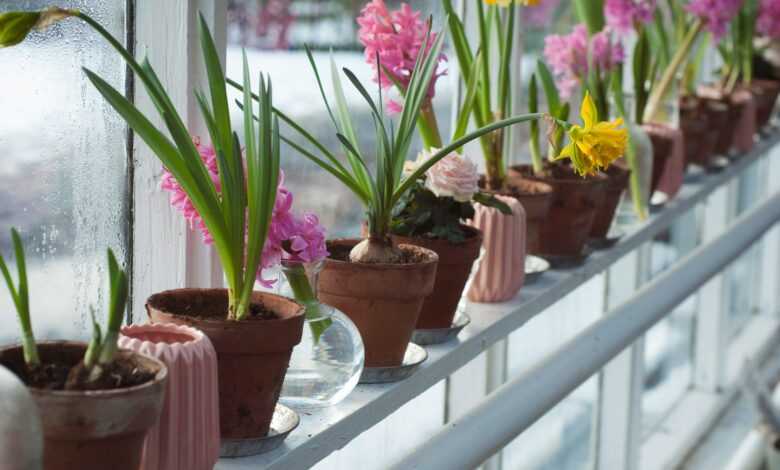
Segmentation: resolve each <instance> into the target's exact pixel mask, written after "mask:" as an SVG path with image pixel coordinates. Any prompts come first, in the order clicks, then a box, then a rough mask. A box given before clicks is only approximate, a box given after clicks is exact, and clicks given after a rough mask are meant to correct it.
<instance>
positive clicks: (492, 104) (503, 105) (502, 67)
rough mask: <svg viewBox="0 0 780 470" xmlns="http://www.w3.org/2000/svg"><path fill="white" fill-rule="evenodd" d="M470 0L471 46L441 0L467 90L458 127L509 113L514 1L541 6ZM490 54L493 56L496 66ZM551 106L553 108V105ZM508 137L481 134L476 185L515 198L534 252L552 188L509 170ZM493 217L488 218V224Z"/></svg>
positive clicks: (528, 7) (449, 5) (483, 123)
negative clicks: (474, 30) (474, 31)
mask: <svg viewBox="0 0 780 470" xmlns="http://www.w3.org/2000/svg"><path fill="white" fill-rule="evenodd" d="M473 3H474V4H475V5H474V7H475V9H476V17H477V26H478V29H479V36H478V40H477V42H476V44H475V47H474V46H472V45H471V44H470V42H469V39H468V36H467V35H466V32H465V28H464V25H463V21H462V20H461V18H460V17H459V16H458V14H457V13H456V11H455V9H454V8H453V5H452V2H451V0H442V6H443V7H444V11H445V12H446V14H447V21H448V29H449V32H450V37H451V40H452V47H453V49H454V51H455V55H456V58H457V61H458V69H459V71H460V75H461V79H462V82H463V84H464V87H465V89H466V90H467V92H466V94H465V99H464V102H463V105H462V108H461V110H460V114H459V119H458V121H457V123H458V127H459V128H460V126H462V128H463V130H465V128H466V126H468V124H469V120H470V119H471V118H473V122H474V124H475V126H476V127H484V126H486V125H489V124H491V123H492V122H494V121H498V120H500V119H502V118H503V117H506V116H509V115H510V114H511V109H512V107H511V105H512V93H511V86H512V83H514V81H516V78H515V80H514V81H513V74H512V71H513V68H512V66H511V57H512V54H513V45H514V44H515V42H516V41H517V38H516V35H517V32H518V31H519V29H518V28H516V26H515V16H516V8H517V7H516V5H515V3H522V4H523V5H525V6H526V8H525V9H526V10H528V11H531V10H534V9H538V8H542V6H536V3H538V2H511V1H506V2H502V1H499V2H496V1H484V3H487V4H489V5H488V6H487V7H485V5H483V0H475V1H474V2H473ZM496 4H497V5H498V6H496ZM493 28H496V29H493ZM493 31H495V35H496V37H495V38H494V37H493ZM504 45H506V47H504ZM492 58H498V67H497V69H495V70H494V69H493V65H492V63H491V61H492V60H493V59H492ZM494 71H497V73H493V72H494ZM529 111H530V110H529ZM550 111H551V112H552V113H555V111H554V110H553V109H552V108H551V109H550ZM562 111H563V110H562ZM530 112H534V111H530ZM553 115H554V116H555V117H556V118H559V119H561V120H566V119H568V114H567V113H565V112H561V113H560V114H553ZM532 125H534V124H532ZM507 137H508V135H507V134H506V133H505V132H503V131H498V132H493V133H491V134H486V135H484V136H482V137H481V138H480V141H479V143H480V148H481V149H482V156H483V158H484V161H485V176H484V179H483V180H482V181H481V185H482V187H483V188H485V189H486V190H487V191H489V192H491V193H493V194H497V195H502V196H508V197H512V198H514V199H517V200H518V201H520V203H521V204H522V206H523V209H524V210H525V215H526V234H527V236H526V248H527V251H528V252H529V253H536V252H538V250H539V239H540V233H541V226H542V223H543V221H544V219H545V218H546V217H547V214H548V213H549V211H550V207H551V206H552V203H553V198H554V196H553V187H552V186H550V185H549V184H547V183H545V182H542V181H539V180H533V179H529V178H526V177H525V176H523V175H522V174H519V173H516V172H515V173H513V172H511V170H510V169H509V168H508V163H507V162H508V161H509V160H510V158H511V155H510V154H509V152H510V146H509V145H508V143H507V142H508V139H507ZM498 222H499V220H494V221H492V223H493V224H495V223H498Z"/></svg>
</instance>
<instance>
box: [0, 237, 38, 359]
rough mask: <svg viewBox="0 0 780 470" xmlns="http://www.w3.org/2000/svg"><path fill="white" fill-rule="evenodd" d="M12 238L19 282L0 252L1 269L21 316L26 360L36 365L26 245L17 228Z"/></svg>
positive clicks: (17, 312)
mask: <svg viewBox="0 0 780 470" xmlns="http://www.w3.org/2000/svg"><path fill="white" fill-rule="evenodd" d="M11 240H12V243H13V247H14V257H15V258H16V271H17V278H18V284H17V285H14V281H13V278H12V277H11V272H10V270H9V269H8V264H7V263H6V261H5V259H4V258H3V255H2V254H0V271H1V272H2V274H3V279H4V280H5V283H6V286H7V287H8V292H9V293H10V294H11V299H12V300H13V302H14V306H15V307H16V314H17V316H18V317H19V324H20V326H21V328H22V347H23V349H24V361H25V363H26V364H27V366H28V367H34V366H37V365H39V364H40V359H39V357H38V347H37V345H36V344H35V336H34V335H33V330H32V322H31V320H30V293H29V291H28V287H27V263H26V261H25V259H24V247H23V246H22V239H21V237H19V232H17V231H16V229H15V228H12V229H11Z"/></svg>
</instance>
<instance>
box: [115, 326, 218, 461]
mask: <svg viewBox="0 0 780 470" xmlns="http://www.w3.org/2000/svg"><path fill="white" fill-rule="evenodd" d="M119 346H120V347H122V348H124V349H129V350H131V351H135V352H138V353H142V354H146V355H147V356H152V357H155V358H157V359H159V360H160V361H162V362H163V363H164V364H165V365H166V367H167V368H168V383H167V385H166V387H165V402H164V404H163V410H162V414H161V415H160V420H159V421H158V422H157V424H156V425H155V426H154V427H153V428H152V429H151V430H150V431H149V433H148V434H147V436H146V442H145V444H144V458H143V469H144V470H189V469H209V468H213V467H214V465H215V464H216V463H217V459H219V397H218V395H217V392H218V387H217V353H216V352H215V351H214V347H213V346H212V345H211V341H209V339H208V338H207V337H206V335H204V334H203V333H202V332H201V331H199V330H196V329H195V328H191V327H188V326H183V325H173V324H166V323H148V324H145V325H129V326H126V327H124V328H122V336H120V338H119Z"/></svg>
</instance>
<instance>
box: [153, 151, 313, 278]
mask: <svg viewBox="0 0 780 470" xmlns="http://www.w3.org/2000/svg"><path fill="white" fill-rule="evenodd" d="M193 141H194V142H195V146H196V148H197V149H198V153H200V156H201V158H202V159H203V163H204V164H205V165H206V169H207V170H208V172H209V175H210V176H211V181H212V182H213V183H214V188H215V189H216V190H217V194H220V192H221V186H220V181H219V168H218V166H217V156H216V153H215V152H214V148H213V147H212V146H210V145H203V144H201V143H200V140H199V139H198V138H194V139H193ZM161 187H162V189H164V190H165V191H168V192H170V203H171V205H172V206H173V207H175V208H176V209H178V210H179V211H180V212H181V213H182V215H183V216H184V218H185V219H186V220H187V222H189V225H190V229H191V230H193V229H195V228H196V227H197V228H198V229H199V230H200V231H201V233H202V234H203V242H204V243H206V244H207V245H210V244H212V243H213V242H214V240H213V238H212V237H211V234H209V231H208V229H207V228H206V225H205V224H204V223H203V219H202V218H201V217H200V214H199V213H198V211H197V210H196V209H195V206H194V205H193V204H192V201H191V200H190V199H189V197H187V194H186V193H185V192H184V190H183V189H182V188H181V186H180V185H179V183H178V181H176V178H175V177H174V176H173V175H172V174H171V172H170V171H168V170H167V169H163V177H162V183H161ZM292 206H293V195H292V193H291V192H290V191H289V190H288V189H287V188H286V187H285V186H284V172H282V171H280V172H279V184H278V186H277V190H276V202H275V204H274V210H273V214H272V216H271V225H270V227H269V229H268V237H267V238H266V241H265V245H263V251H262V254H261V259H260V266H259V268H258V270H257V276H256V280H257V282H258V283H260V284H261V285H263V286H265V287H267V288H270V287H273V284H274V282H276V280H275V279H265V278H264V277H263V270H267V269H271V268H273V267H275V266H277V265H278V264H279V263H280V262H281V261H282V259H289V260H297V261H302V262H304V263H313V262H318V261H321V260H323V259H325V257H326V256H328V250H327V249H326V246H325V239H326V236H325V228H324V227H323V226H322V225H320V223H319V219H318V218H317V216H316V215H314V214H308V213H307V214H303V216H301V217H298V216H296V215H295V214H294V213H293V212H292Z"/></svg>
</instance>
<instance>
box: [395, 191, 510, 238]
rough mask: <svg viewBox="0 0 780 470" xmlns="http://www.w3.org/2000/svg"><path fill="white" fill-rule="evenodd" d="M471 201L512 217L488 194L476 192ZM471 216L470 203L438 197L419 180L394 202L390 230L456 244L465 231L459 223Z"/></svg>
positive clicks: (502, 205) (465, 233) (404, 234)
mask: <svg viewBox="0 0 780 470" xmlns="http://www.w3.org/2000/svg"><path fill="white" fill-rule="evenodd" d="M473 201H474V202H479V203H480V204H482V205H485V206H488V207H493V208H495V209H498V210H499V211H501V213H503V214H504V215H512V209H511V208H510V207H509V206H508V205H506V204H505V203H504V202H502V201H500V200H499V199H497V198H496V197H494V196H493V195H491V194H488V193H480V192H478V193H476V194H474V196H473ZM473 217H474V206H473V203H472V201H466V202H459V201H456V200H455V199H454V198H452V197H438V196H436V194H434V193H433V192H432V191H431V190H429V189H428V188H426V187H425V184H424V181H423V180H419V181H418V182H417V183H416V184H415V185H414V186H412V189H411V190H410V191H409V192H407V193H406V194H405V195H404V196H402V197H401V199H400V200H399V201H398V204H397V205H396V207H395V208H394V210H393V220H392V223H391V226H390V231H391V232H392V233H394V234H396V235H402V236H405V237H414V238H433V239H437V240H447V241H450V242H452V243H460V242H463V241H464V240H466V237H467V236H468V233H469V232H468V231H467V230H464V228H463V222H464V221H465V220H468V219H472V218H473Z"/></svg>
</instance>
